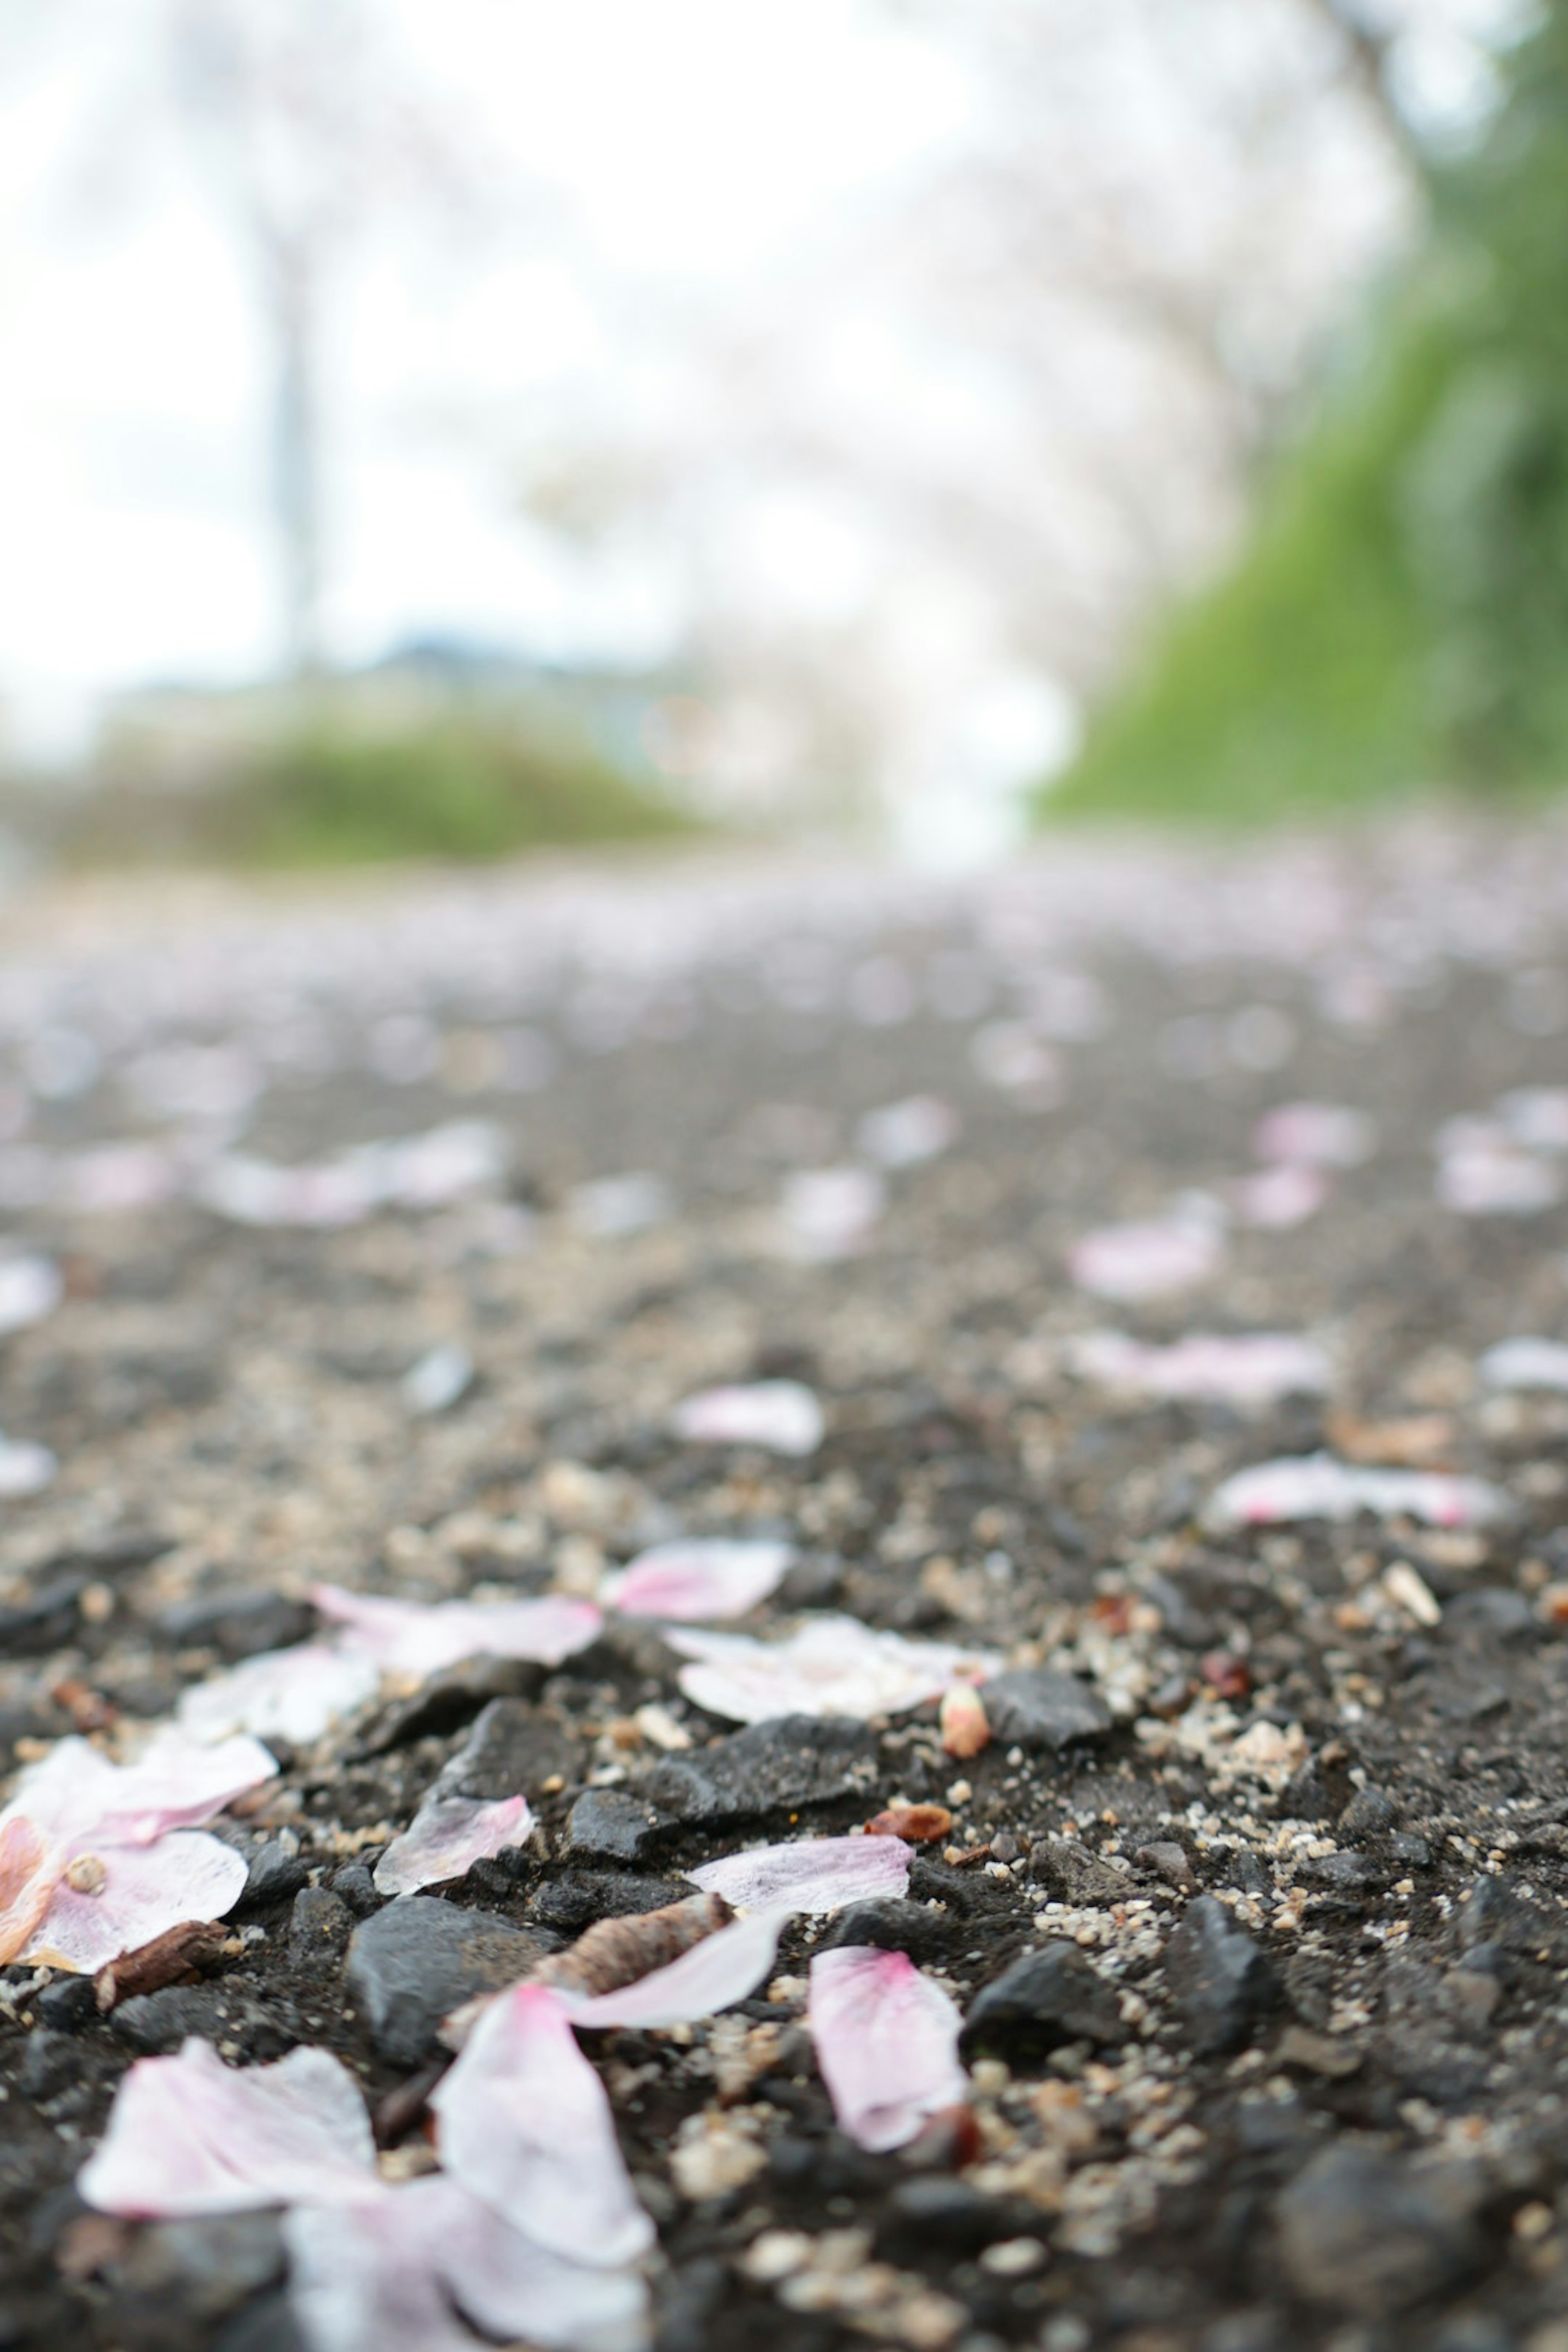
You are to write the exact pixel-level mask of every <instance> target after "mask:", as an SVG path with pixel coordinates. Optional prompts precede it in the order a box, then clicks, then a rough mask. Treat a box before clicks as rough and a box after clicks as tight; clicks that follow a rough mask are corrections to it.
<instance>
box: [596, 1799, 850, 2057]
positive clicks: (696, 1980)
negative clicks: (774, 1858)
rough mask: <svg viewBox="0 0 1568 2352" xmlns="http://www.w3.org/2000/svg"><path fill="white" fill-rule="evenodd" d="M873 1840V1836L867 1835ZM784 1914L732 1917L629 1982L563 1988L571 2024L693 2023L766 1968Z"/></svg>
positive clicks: (746, 1991) (747, 1994)
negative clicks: (611, 1987)
mask: <svg viewBox="0 0 1568 2352" xmlns="http://www.w3.org/2000/svg"><path fill="white" fill-rule="evenodd" d="M868 1843H880V1841H879V1840H870V1841H868ZM787 1916H788V1914H787V1911H785V1910H782V1909H781V1910H774V1911H772V1912H769V1913H765V1914H761V1913H760V1914H759V1915H758V1916H757V1917H756V1918H754V1919H737V1920H735V1921H734V1922H733V1924H732V1925H731V1926H730V1927H721V1928H719V1929H718V1931H717V1932H716V1933H715V1934H714V1935H711V1936H705V1937H703V1938H702V1940H701V1942H700V1943H698V1944H693V1945H692V1946H691V1947H690V1948H689V1950H688V1951H684V1952H682V1953H681V1955H680V1958H679V1959H676V1960H671V1961H670V1962H669V1964H668V1967H667V1968H662V1969H650V1971H649V1972H648V1974H647V1976H646V1977H638V1978H637V1981H636V1982H635V1983H634V1984H628V1985H621V1986H618V1987H617V1989H616V1990H615V1991H614V1992H602V1993H595V1994H593V1995H591V1996H588V1997H587V1998H578V1997H574V1996H573V1995H572V1994H570V1993H566V1992H563V1993H562V1995H561V1999H562V2000H563V2002H564V2005H565V2008H566V2012H567V2015H568V2016H569V2017H570V2018H571V2020H572V2022H573V2024H574V2025H577V2026H584V2027H586V2026H592V2027H593V2028H594V2029H595V2031H597V2030H598V2029H599V2028H600V2027H608V2026H621V2027H627V2028H632V2027H640V2028H642V2029H644V2030H651V2029H653V2028H655V2027H667V2026H671V2025H695V2024H696V2023H697V2022H698V2021H700V2019H702V2018H704V2017H714V2016H717V2014H718V2012H719V2011H721V2010H722V2009H728V2008H730V2006H731V2003H732V2002H735V2001H737V2000H750V1998H751V1996H752V1993H753V1992H755V1990H756V1989H757V1987H758V1986H759V1985H760V1984H762V1983H763V1982H764V1981H765V1980H766V1979H767V1978H768V1976H769V1975H770V1974H771V1973H772V1970H773V1961H774V1959H775V1958H776V1957H777V1954H778V1946H779V1937H780V1936H781V1935H782V1934H783V1932H784V1922H785V1919H786V1917H787Z"/></svg>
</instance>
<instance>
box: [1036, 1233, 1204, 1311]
mask: <svg viewBox="0 0 1568 2352" xmlns="http://www.w3.org/2000/svg"><path fill="white" fill-rule="evenodd" d="M1224 1263H1225V1242H1224V1238H1223V1236H1222V1234H1221V1233H1220V1232H1219V1230H1218V1227H1217V1225H1216V1224H1215V1223H1208V1222H1205V1221H1204V1220H1201V1219H1199V1218H1197V1217H1191V1218H1187V1217H1171V1218H1169V1219H1166V1220H1164V1221H1161V1220H1159V1219H1155V1218H1148V1219H1144V1220H1142V1221H1139V1222H1136V1223H1131V1224H1125V1225H1102V1226H1101V1227H1100V1230H1099V1232H1097V1233H1092V1234H1084V1235H1083V1237H1082V1239H1081V1240H1079V1241H1077V1242H1075V1243H1074V1244H1073V1245H1072V1247H1071V1249H1070V1250H1069V1251H1068V1274H1069V1275H1070V1276H1071V1277H1072V1279H1073V1281H1074V1282H1076V1283H1077V1285H1078V1286H1079V1289H1080V1290H1088V1291H1092V1292H1093V1294H1094V1296H1095V1297H1097V1298H1117V1299H1136V1298H1158V1297H1163V1295H1164V1294H1165V1293H1166V1292H1167V1291H1174V1290H1190V1289H1191V1288H1192V1287H1193V1286H1194V1284H1196V1283H1200V1282H1206V1281H1208V1279H1209V1278H1210V1276H1213V1275H1215V1274H1217V1273H1218V1271H1219V1269H1220V1267H1221V1265H1223V1264H1224Z"/></svg>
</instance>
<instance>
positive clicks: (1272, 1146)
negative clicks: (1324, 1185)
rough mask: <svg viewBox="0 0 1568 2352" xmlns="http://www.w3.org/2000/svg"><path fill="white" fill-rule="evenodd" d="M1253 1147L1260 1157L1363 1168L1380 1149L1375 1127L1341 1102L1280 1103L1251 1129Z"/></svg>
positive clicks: (1302, 1164)
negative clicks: (1364, 1161) (1365, 1161)
mask: <svg viewBox="0 0 1568 2352" xmlns="http://www.w3.org/2000/svg"><path fill="white" fill-rule="evenodd" d="M1252 1149H1253V1150H1254V1151H1255V1152H1256V1153H1257V1155H1258V1159H1259V1160H1273V1161H1275V1162H1277V1163H1283V1164H1286V1165H1290V1166H1294V1167H1298V1168H1359V1167H1360V1166H1361V1164H1362V1162H1363V1160H1370V1159H1371V1158H1372V1155H1373V1152H1374V1151H1375V1150H1376V1149H1377V1128H1376V1125H1375V1123H1374V1121H1373V1120H1372V1119H1370V1118H1368V1117H1367V1115H1366V1113H1365V1112H1364V1111H1360V1110H1348V1109H1346V1108H1345V1107H1344V1106H1343V1105H1342V1104H1340V1103H1313V1102H1298V1103H1281V1104H1280V1105H1279V1108H1278V1109H1275V1110H1271V1111H1268V1112H1266V1113H1265V1114H1264V1116H1263V1118H1260V1119H1259V1120H1258V1125H1257V1126H1256V1127H1255V1128H1254V1129H1253V1131H1252Z"/></svg>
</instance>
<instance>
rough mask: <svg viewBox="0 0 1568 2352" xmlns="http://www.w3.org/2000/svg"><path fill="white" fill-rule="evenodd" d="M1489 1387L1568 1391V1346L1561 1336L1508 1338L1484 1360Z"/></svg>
mask: <svg viewBox="0 0 1568 2352" xmlns="http://www.w3.org/2000/svg"><path fill="white" fill-rule="evenodd" d="M1480 1375H1481V1378H1482V1380H1483V1381H1486V1383H1487V1386H1488V1387H1489V1388H1494V1389H1557V1390H1564V1391H1568V1347H1565V1346H1564V1345H1563V1341H1562V1340H1561V1339H1504V1340H1502V1341H1501V1342H1500V1344H1499V1346H1497V1347H1495V1348H1489V1349H1487V1352H1486V1354H1485V1355H1484V1356H1483V1357H1482V1358H1481V1360H1480Z"/></svg>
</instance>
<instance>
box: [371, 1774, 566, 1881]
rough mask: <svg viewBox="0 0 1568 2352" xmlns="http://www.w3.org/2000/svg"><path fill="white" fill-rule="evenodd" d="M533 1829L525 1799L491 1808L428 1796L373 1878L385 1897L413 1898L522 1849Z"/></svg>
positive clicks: (465, 1800) (472, 1801)
mask: <svg viewBox="0 0 1568 2352" xmlns="http://www.w3.org/2000/svg"><path fill="white" fill-rule="evenodd" d="M532 1827H533V1815H532V1814H531V1811H529V1807H528V1799H527V1798H526V1797H503V1798H501V1799H500V1801H498V1802H496V1803H494V1804H486V1803H484V1802H482V1801H480V1800H479V1798H477V1797H435V1798H426V1801H425V1802H424V1803H423V1804H422V1805H421V1806H420V1808H419V1811H417V1812H416V1814H415V1816H414V1819H413V1821H412V1822H410V1824H409V1826H408V1828H407V1829H405V1831H404V1832H403V1835H402V1836H401V1837H398V1838H394V1839H393V1841H392V1843H391V1844H390V1845H389V1846H388V1847H387V1849H386V1852H385V1853H384V1854H383V1855H382V1857H381V1860H380V1861H379V1862H378V1863H377V1864H376V1865H375V1869H374V1873H373V1876H374V1880H375V1884H376V1890H377V1892H378V1893H379V1894H382V1895H414V1894H416V1893H417V1892H418V1890H419V1888H420V1887H422V1886H437V1885H441V1884H443V1883H444V1882H445V1881H446V1880H447V1879H449V1878H461V1877H462V1876H463V1875H464V1874H465V1873H466V1872H467V1871H468V1869H469V1868H470V1867H471V1866H472V1864H475V1863H476V1862H482V1861H484V1860H486V1859H488V1857H489V1855H491V1854H494V1853H500V1850H501V1848H502V1847H503V1846H508V1845H521V1843H522V1842H523V1840H524V1838H525V1837H526V1836H527V1835H528V1833H529V1831H530V1830H531V1828H532Z"/></svg>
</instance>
